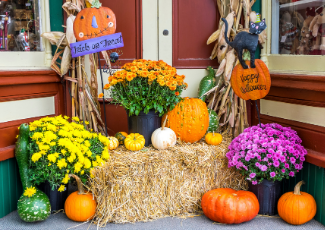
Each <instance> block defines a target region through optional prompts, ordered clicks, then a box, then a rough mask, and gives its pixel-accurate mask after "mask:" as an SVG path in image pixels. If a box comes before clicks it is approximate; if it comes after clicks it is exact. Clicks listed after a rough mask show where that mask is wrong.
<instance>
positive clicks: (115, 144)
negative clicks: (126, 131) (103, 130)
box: [108, 137, 119, 150]
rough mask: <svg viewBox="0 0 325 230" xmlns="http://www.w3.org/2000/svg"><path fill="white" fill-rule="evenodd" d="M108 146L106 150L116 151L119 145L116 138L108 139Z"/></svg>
mask: <svg viewBox="0 0 325 230" xmlns="http://www.w3.org/2000/svg"><path fill="white" fill-rule="evenodd" d="M108 140H109V144H108V149H109V150H113V149H116V148H117V147H118V145H119V141H118V139H117V138H116V137H108Z"/></svg>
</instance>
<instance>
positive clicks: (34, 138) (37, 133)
mask: <svg viewBox="0 0 325 230" xmlns="http://www.w3.org/2000/svg"><path fill="white" fill-rule="evenodd" d="M40 138H43V133H39V132H35V133H34V134H33V136H32V139H33V140H38V139H40Z"/></svg>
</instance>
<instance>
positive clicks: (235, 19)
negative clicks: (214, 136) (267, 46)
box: [205, 0, 266, 137]
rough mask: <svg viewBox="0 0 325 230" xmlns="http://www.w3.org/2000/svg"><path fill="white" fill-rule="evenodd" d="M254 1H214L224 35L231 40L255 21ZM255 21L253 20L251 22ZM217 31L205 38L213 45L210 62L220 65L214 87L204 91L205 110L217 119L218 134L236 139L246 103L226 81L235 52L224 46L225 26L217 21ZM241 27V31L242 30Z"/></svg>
mask: <svg viewBox="0 0 325 230" xmlns="http://www.w3.org/2000/svg"><path fill="white" fill-rule="evenodd" d="M254 3H255V0H225V1H221V0H217V7H218V10H219V13H220V16H221V18H225V17H226V16H227V17H226V20H227V22H228V25H229V28H228V31H227V36H228V37H229V40H230V41H231V40H233V39H234V37H235V36H236V34H237V33H239V32H240V31H248V30H249V28H248V26H249V21H250V20H251V21H254V22H255V21H256V13H255V12H252V10H251V9H252V5H253V4H254ZM241 15H243V17H244V19H245V26H243V25H241V24H239V21H240V18H241ZM254 18H255V20H254ZM218 24H219V28H218V29H217V30H216V31H215V32H214V33H213V34H212V35H211V36H210V37H209V38H208V40H207V44H211V43H213V42H215V44H214V48H213V50H212V53H211V56H210V59H214V58H216V57H217V58H218V62H219V63H220V65H219V68H218V70H217V71H216V74H215V77H216V80H217V81H216V82H218V85H217V86H215V87H214V88H213V89H211V90H210V91H208V92H206V93H205V95H207V99H206V102H207V105H208V108H210V109H213V110H214V111H216V113H217V114H218V116H219V121H220V126H219V129H220V130H219V131H220V132H224V131H226V130H230V131H231V132H232V134H233V135H234V136H235V137H236V136H238V135H239V134H240V133H241V132H242V131H243V130H244V129H245V128H247V127H248V121H247V109H246V102H245V101H244V100H243V99H241V98H238V97H237V95H236V94H235V93H234V92H233V90H232V88H231V84H230V78H231V74H232V71H233V68H234V67H235V66H236V65H237V64H238V63H239V61H238V57H237V56H236V55H237V54H236V53H235V50H234V49H232V48H231V47H228V44H227V43H226V41H225V37H224V36H225V26H224V23H223V22H222V21H221V20H220V21H219V22H218ZM244 28H245V29H244ZM265 41H266V32H265V31H263V33H261V34H260V35H259V42H260V44H263V43H265Z"/></svg>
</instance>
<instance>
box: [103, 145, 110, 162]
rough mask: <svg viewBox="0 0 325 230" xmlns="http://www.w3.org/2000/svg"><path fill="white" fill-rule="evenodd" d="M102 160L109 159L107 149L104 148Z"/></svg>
mask: <svg viewBox="0 0 325 230" xmlns="http://www.w3.org/2000/svg"><path fill="white" fill-rule="evenodd" d="M102 158H103V159H105V160H107V159H109V153H108V149H107V147H106V148H104V150H103V152H102Z"/></svg>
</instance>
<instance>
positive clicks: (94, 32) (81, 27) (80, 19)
mask: <svg viewBox="0 0 325 230" xmlns="http://www.w3.org/2000/svg"><path fill="white" fill-rule="evenodd" d="M115 30H116V17H115V14H114V12H113V11H112V10H111V9H110V8H108V7H99V8H85V9H83V10H82V11H80V12H79V13H78V15H77V17H76V19H75V21H74V24H73V31H74V35H75V36H76V38H77V41H84V40H87V39H91V38H97V37H101V36H104V35H110V34H114V33H115Z"/></svg>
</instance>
